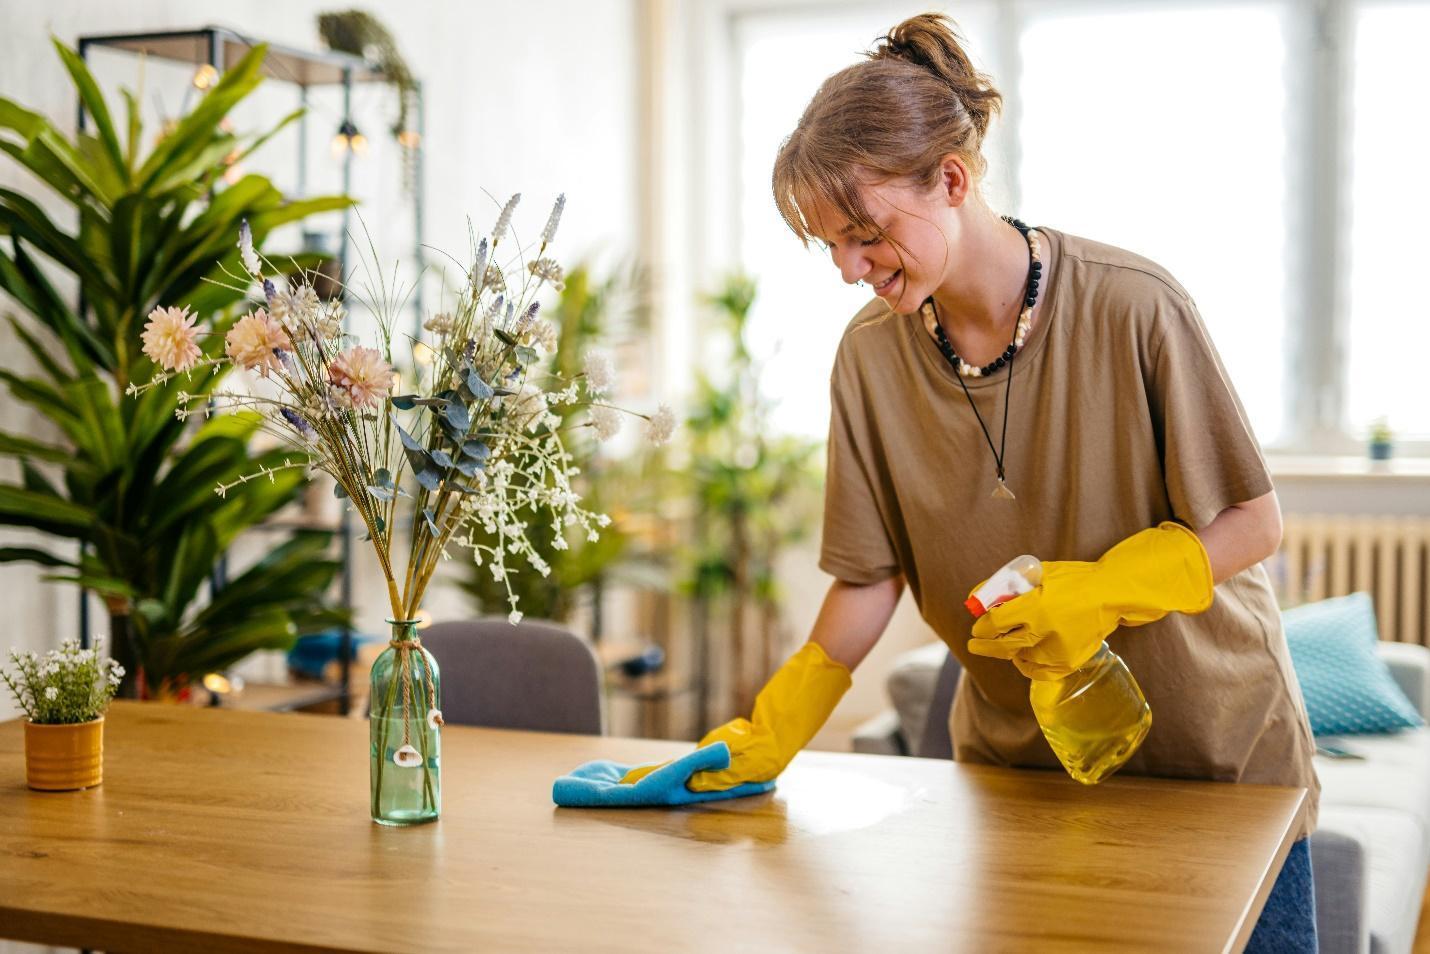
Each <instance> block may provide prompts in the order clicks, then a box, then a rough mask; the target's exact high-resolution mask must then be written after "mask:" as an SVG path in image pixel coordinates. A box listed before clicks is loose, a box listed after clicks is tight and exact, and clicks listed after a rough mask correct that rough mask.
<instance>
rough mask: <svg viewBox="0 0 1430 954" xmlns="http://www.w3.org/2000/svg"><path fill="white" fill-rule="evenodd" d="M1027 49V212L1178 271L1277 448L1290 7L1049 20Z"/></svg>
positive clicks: (1041, 19) (1038, 25)
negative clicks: (1286, 16)
mask: <svg viewBox="0 0 1430 954" xmlns="http://www.w3.org/2000/svg"><path fill="white" fill-rule="evenodd" d="M1050 9H1051V8H1050ZM1021 39H1022V44H1021V53H1022V61H1023V73H1022V76H1021V77H1020V82H1019V84H1018V89H1017V95H1018V96H1019V97H1020V98H1021V100H1022V123H1021V125H1020V127H1019V129H1018V137H1019V139H1020V141H1021V143H1022V150H1021V151H1022V156H1023V161H1022V165H1021V169H1020V176H1019V180H1020V184H1021V186H1022V192H1023V208H1022V209H1021V210H1020V214H1021V215H1023V216H1024V217H1025V218H1026V219H1027V221H1029V222H1030V223H1045V224H1047V225H1050V226H1053V227H1056V228H1059V229H1063V230H1065V231H1068V232H1073V233H1075V234H1077V235H1081V236H1084V237H1086V238H1091V239H1096V240H1098V241H1100V242H1107V243H1109V244H1111V245H1117V246H1120V247H1122V248H1125V249H1129V250H1131V251H1134V252H1137V253H1138V254H1141V255H1145V256H1147V257H1148V258H1150V259H1152V260H1153V261H1155V262H1157V263H1158V264H1159V265H1162V266H1163V267H1164V268H1166V269H1167V270H1168V271H1170V272H1171V273H1172V275H1173V276H1174V277H1175V278H1176V279H1177V280H1178V281H1179V282H1180V283H1181V284H1182V285H1183V286H1184V287H1185V288H1186V289H1187V291H1188V292H1189V293H1190V294H1191V296H1192V298H1193V299H1194V300H1195V301H1196V303H1197V306H1198V309H1199V310H1200V312H1201V314H1202V318H1203V320H1205V321H1206V323H1207V326H1208V328H1209V329H1210V331H1211V335H1212V340H1213V341H1214V342H1215V343H1216V346H1217V349H1218V351H1219V352H1220V354H1221V357H1222V361H1223V363H1224V364H1225V365H1226V367H1227V371H1228V373H1229V374H1230V376H1231V379H1232V382H1233V385H1234V386H1235V387H1236V389H1237V391H1238V393H1239V394H1240V396H1241V399H1242V403H1243V404H1244V405H1245V406H1246V410H1247V414H1248V416H1249V417H1250V418H1251V422H1252V426H1253V427H1254V428H1255V430H1256V433H1257V436H1258V437H1259V438H1260V440H1261V441H1262V442H1263V443H1273V442H1275V441H1276V439H1277V438H1279V437H1280V427H1281V407H1282V396H1281V384H1282V362H1281V361H1280V360H1278V359H1279V356H1280V351H1281V341H1282V339H1283V336H1284V334H1285V325H1286V322H1285V314H1284V310H1283V309H1284V306H1283V304H1282V302H1283V301H1284V294H1283V293H1284V291H1285V287H1284V282H1285V274H1286V262H1285V251H1284V245H1285V237H1284V236H1285V230H1284V226H1283V224H1282V223H1283V222H1284V221H1285V213H1284V206H1285V201H1286V196H1285V191H1284V183H1285V181H1286V168H1285V133H1284V129H1285V123H1284V120H1283V116H1284V114H1285V111H1286V96H1285V86H1284V81H1283V70H1284V59H1285V41H1284V38H1283V24H1282V18H1281V16H1280V14H1279V12H1278V10H1277V9H1276V8H1274V7H1269V6H1261V5H1257V4H1251V3H1247V4H1238V5H1237V6H1235V7H1224V6H1220V5H1218V6H1214V7H1193V8H1186V9H1171V10H1165V9H1163V10H1141V11H1128V10H1126V9H1125V8H1124V9H1118V10H1116V11H1106V12H1103V11H1096V12H1085V13H1068V14H1054V13H1049V14H1045V15H1039V16H1036V17H1031V18H1030V19H1029V22H1028V24H1027V27H1026V29H1025V30H1024V31H1023V34H1022V38H1021ZM1212 61H1214V63H1215V67H1214V68H1208V66H1209V63H1210V62H1212Z"/></svg>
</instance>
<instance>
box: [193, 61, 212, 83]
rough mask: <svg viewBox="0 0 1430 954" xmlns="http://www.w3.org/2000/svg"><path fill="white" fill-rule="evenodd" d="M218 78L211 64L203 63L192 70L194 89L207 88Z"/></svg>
mask: <svg viewBox="0 0 1430 954" xmlns="http://www.w3.org/2000/svg"><path fill="white" fill-rule="evenodd" d="M216 79H218V70H216V69H214V67H213V65H212V64H209V63H205V64H204V65H203V66H200V67H199V68H198V69H197V70H195V71H194V79H193V83H194V89H208V88H209V87H210V86H212V85H213V84H214V80H216Z"/></svg>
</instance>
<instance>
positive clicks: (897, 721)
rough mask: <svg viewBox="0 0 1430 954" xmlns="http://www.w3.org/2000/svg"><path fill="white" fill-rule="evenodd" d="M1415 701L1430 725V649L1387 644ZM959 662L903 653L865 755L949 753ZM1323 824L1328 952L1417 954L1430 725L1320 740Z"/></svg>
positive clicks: (1383, 648) (1429, 810)
mask: <svg viewBox="0 0 1430 954" xmlns="http://www.w3.org/2000/svg"><path fill="white" fill-rule="evenodd" d="M1377 652H1378V653H1379V655H1380V657H1381V658H1382V659H1383V660H1384V661H1385V662H1386V664H1387V665H1388V666H1389V668H1390V671H1391V674H1392V675H1393V676H1394V677H1395V681H1396V683H1397V684H1398V685H1399V686H1400V688H1401V689H1402V690H1403V691H1404V692H1405V695H1406V697H1407V698H1408V699H1409V700H1410V701H1411V703H1413V704H1414V705H1415V707H1416V708H1417V709H1419V710H1420V712H1421V714H1422V715H1424V716H1425V717H1426V719H1427V721H1430V649H1426V648H1425V647H1423V646H1413V645H1408V644H1402V643H1388V642H1385V643H1380V644H1379V645H1378V646H1377ZM957 675H958V663H957V662H956V661H955V660H954V659H953V657H952V656H950V655H949V652H948V650H947V649H946V648H945V647H944V645H943V644H942V643H937V642H936V643H932V644H930V645H927V646H922V647H920V648H918V649H914V650H911V651H909V652H906V653H904V654H903V655H901V656H899V657H898V658H897V659H896V660H895V663H894V665H893V667H892V669H891V670H890V673H889V676H888V679H887V682H886V689H887V691H888V694H889V698H890V701H891V702H892V703H893V706H892V708H890V709H888V710H886V711H884V712H881V713H880V714H879V715H877V716H875V717H874V718H872V719H870V720H868V721H867V722H865V723H864V724H862V725H861V726H859V727H858V729H857V730H856V731H855V735H854V750H855V751H856V752H868V753H875V754H884V755H903V756H910V755H915V756H923V757H943V758H948V757H950V756H949V749H950V746H949V741H948V728H947V714H948V706H949V703H950V701H951V699H952V695H953V692H955V691H956V681H957ZM1316 741H1317V744H1318V747H1319V750H1320V751H1318V754H1317V755H1316V771H1317V774H1318V775H1319V776H1320V779H1321V810H1320V823H1319V826H1318V828H1317V831H1316V833H1315V834H1314V835H1312V836H1311V862H1312V866H1313V869H1314V872H1315V880H1316V905H1317V911H1316V918H1317V926H1318V928H1319V931H1320V942H1321V952H1322V954H1364V952H1370V954H1409V952H1410V950H1411V947H1412V944H1413V943H1414V940H1415V932H1416V927H1417V925H1418V923H1419V918H1420V905H1421V901H1422V899H1423V897H1424V894H1425V885H1426V870H1427V867H1428V866H1430V727H1426V728H1418V729H1408V730H1405V731H1402V732H1397V733H1392V734H1388V735H1355V736H1326V737H1319V738H1317V740H1316Z"/></svg>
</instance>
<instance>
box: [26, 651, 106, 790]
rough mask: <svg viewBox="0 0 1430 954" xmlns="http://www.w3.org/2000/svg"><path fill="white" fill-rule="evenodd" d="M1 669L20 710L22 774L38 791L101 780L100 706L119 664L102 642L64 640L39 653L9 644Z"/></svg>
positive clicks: (84, 785) (83, 785)
mask: <svg viewBox="0 0 1430 954" xmlns="http://www.w3.org/2000/svg"><path fill="white" fill-rule="evenodd" d="M10 663H11V668H10V671H8V672H6V671H5V670H3V669H0V680H3V681H4V682H5V685H6V686H8V687H9V689H10V692H11V694H12V695H14V697H15V702H16V703H17V704H18V705H19V706H20V708H21V710H23V711H24V713H25V717H26V722H25V780H26V782H27V783H28V784H29V786H30V787H31V788H33V789H37V790H39V791H42V792H67V791H74V790H77V789H81V788H93V787H94V786H95V785H98V784H99V783H100V782H101V781H103V780H104V711H105V709H107V708H108V707H109V701H110V700H111V699H112V698H114V691H115V689H117V688H118V687H119V681H120V679H121V678H122V677H123V675H124V670H123V669H122V668H120V666H119V664H118V663H116V662H115V661H114V660H113V659H110V658H108V657H106V656H105V655H104V651H103V647H102V646H100V645H99V644H98V643H96V645H95V648H94V649H80V648H79V642H78V641H77V640H72V639H71V640H66V641H65V643H64V644H63V645H62V646H61V647H60V648H59V649H57V650H51V651H50V652H48V653H46V654H45V655H44V656H40V655H39V654H38V653H22V652H20V651H19V650H14V649H12V650H10Z"/></svg>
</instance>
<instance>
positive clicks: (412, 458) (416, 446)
mask: <svg viewBox="0 0 1430 954" xmlns="http://www.w3.org/2000/svg"><path fill="white" fill-rule="evenodd" d="M393 426H394V427H396V428H397V439H398V440H400V441H401V442H402V449H403V451H405V452H406V454H407V463H408V464H409V465H411V467H412V471H413V473H418V472H420V471H422V470H425V469H426V468H428V467H430V466H431V458H430V457H428V456H427V448H425V447H423V446H422V444H421V443H420V442H419V441H418V440H417V438H415V437H413V436H412V435H411V434H409V433H407V431H406V430H404V429H403V428H402V426H401V425H397V424H394V425H393ZM424 486H425V485H424ZM428 489H429V490H430V489H432V488H428Z"/></svg>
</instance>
